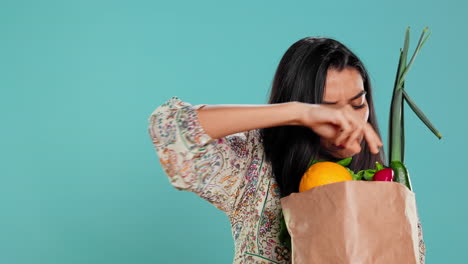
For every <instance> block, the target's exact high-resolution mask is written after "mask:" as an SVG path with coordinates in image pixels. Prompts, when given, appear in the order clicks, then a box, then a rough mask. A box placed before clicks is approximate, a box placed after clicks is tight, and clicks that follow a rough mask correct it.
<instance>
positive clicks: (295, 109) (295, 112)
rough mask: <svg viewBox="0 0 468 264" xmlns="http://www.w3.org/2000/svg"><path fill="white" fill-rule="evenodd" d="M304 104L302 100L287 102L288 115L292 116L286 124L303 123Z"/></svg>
mask: <svg viewBox="0 0 468 264" xmlns="http://www.w3.org/2000/svg"><path fill="white" fill-rule="evenodd" d="M305 106H306V104H305V103H302V102H297V101H293V102H289V103H287V107H288V112H289V115H290V116H291V117H292V118H291V120H290V121H289V124H288V125H293V126H301V125H303V124H304V118H305V115H306V113H305V112H306V111H305V110H306V107H305Z"/></svg>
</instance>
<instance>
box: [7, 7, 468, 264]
mask: <svg viewBox="0 0 468 264" xmlns="http://www.w3.org/2000/svg"><path fill="white" fill-rule="evenodd" d="M467 13H468V2H467V1H455V0H448V1H385V2H383V1H371V0H369V1H290V2H285V1H235V2H233V1H230V2H227V1H225V2H222V1H177V2H176V1H173V2H170V3H169V1H167V2H166V1H164V2H163V1H141V0H134V1H101V0H93V1H89V0H82V1H51V0H44V1H10V0H2V1H1V3H0V40H1V41H0V89H1V96H0V110H1V112H0V113H1V114H0V121H1V125H0V127H1V130H0V131H1V132H0V133H1V137H0V142H1V143H0V144H1V145H0V149H1V151H0V153H1V156H0V160H1V162H0V164H1V166H0V182H1V183H0V263H8V264H32V263H34V264H35V263H47V264H75V263H76V264H83V263H88V264H98V263H99V264H105V263H112V264H122V263H138V264H144V263H231V262H232V258H233V252H234V246H233V240H232V237H231V231H230V226H229V221H228V219H227V217H226V216H225V215H224V214H223V213H222V212H221V211H218V210H217V209H216V208H215V207H214V206H212V205H211V204H209V203H207V202H206V201H204V200H202V199H201V198H199V197H197V196H196V195H194V194H193V193H188V192H180V191H177V190H176V189H174V188H173V187H172V186H171V185H170V184H169V181H168V179H167V178H166V176H165V174H164V172H163V171H162V169H161V166H160V164H159V161H158V158H157V156H156V153H155V150H154V149H153V146H152V144H151V140H150V138H149V135H148V131H147V118H148V116H149V114H150V113H151V112H152V111H153V110H154V109H155V108H156V107H157V106H159V105H160V104H161V103H163V102H164V101H165V100H167V99H168V98H170V97H171V96H179V97H180V98H181V99H182V100H185V101H187V102H190V103H192V104H200V103H207V104H228V103H229V104H230V103H233V104H263V103H266V100H267V93H268V89H269V87H270V85H271V81H272V78H273V74H274V71H275V69H276V66H277V65H278V63H279V60H280V58H281V57H282V55H283V54H284V52H285V51H286V49H287V48H288V47H289V46H290V45H292V44H293V43H294V42H295V41H297V40H299V39H301V38H303V37H306V36H317V35H321V36H326V37H332V38H336V39H338V40H340V41H341V42H343V43H344V44H345V45H347V46H349V47H350V48H351V49H352V50H353V51H355V52H356V53H357V54H358V56H360V58H361V59H362V60H363V61H364V63H365V65H366V66H367V68H368V70H369V72H370V75H371V80H372V81H373V84H374V90H375V98H376V108H377V113H378V120H379V123H380V126H381V133H382V138H383V139H384V141H385V143H386V142H387V134H388V133H387V129H388V124H387V121H388V110H389V105H390V97H391V92H392V89H393V81H394V77H395V71H396V65H397V60H398V56H399V49H400V48H401V47H402V45H403V37H404V32H405V29H406V27H407V26H411V34H412V35H411V36H412V42H411V46H410V47H411V49H410V52H411V53H412V51H413V48H414V47H415V44H416V42H417V38H419V35H420V33H421V31H422V29H423V28H424V27H425V26H429V28H430V30H431V31H432V36H431V38H430V39H429V40H428V42H427V43H426V45H425V46H424V47H423V49H422V51H421V53H420V54H419V55H418V57H417V58H416V61H415V64H414V65H413V68H412V69H411V72H410V73H409V75H408V78H407V82H406V89H407V91H408V93H409V94H410V95H411V97H412V98H413V99H414V100H415V101H416V103H417V104H418V105H419V107H420V108H421V109H422V110H423V111H424V112H425V113H426V114H427V116H428V117H429V118H430V120H431V121H432V122H433V123H434V125H435V126H436V127H437V128H438V129H439V130H440V132H441V133H442V135H443V138H442V140H438V139H437V138H436V137H435V136H434V135H433V134H432V133H431V132H430V131H429V129H427V128H426V127H425V125H424V124H423V123H422V122H420V121H419V119H418V118H417V117H416V116H415V115H414V114H413V113H412V112H411V110H410V109H409V108H408V107H407V108H406V113H407V114H406V118H407V119H406V120H407V122H406V132H407V134H406V136H407V137H406V138H407V141H406V146H407V148H406V163H407V165H408V167H409V169H410V173H411V176H412V181H413V185H414V190H415V193H416V197H417V202H418V210H419V213H420V217H421V221H422V225H423V231H424V238H425V242H426V246H427V263H429V264H436V263H465V262H466V259H468V248H467V245H468V244H467V236H468V228H467V222H468V210H467V209H468V208H467V207H468V206H467V202H468V199H467V198H468V191H467V185H468V176H467V174H466V166H467V158H468V155H467V154H466V153H467V148H468V141H467V138H466V134H467V131H468V122H467V115H468V103H467V98H468V85H467V69H468V67H467V61H468V49H467V47H468V31H467V26H468V19H467V18H466V14H467ZM363 250H365V249H363Z"/></svg>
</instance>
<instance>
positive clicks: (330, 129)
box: [300, 103, 383, 154]
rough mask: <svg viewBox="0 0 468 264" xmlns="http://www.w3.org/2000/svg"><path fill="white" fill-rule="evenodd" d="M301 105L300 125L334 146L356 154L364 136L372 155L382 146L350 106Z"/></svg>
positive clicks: (375, 135)
mask: <svg viewBox="0 0 468 264" xmlns="http://www.w3.org/2000/svg"><path fill="white" fill-rule="evenodd" d="M301 105H302V107H303V109H302V111H301V114H302V116H301V118H300V123H301V125H302V126H305V127H309V128H310V129H312V130H313V131H314V132H315V133H317V134H318V135H319V136H320V137H323V138H325V139H328V140H331V141H332V142H333V143H334V144H335V145H337V146H339V145H343V146H344V147H345V148H346V149H349V150H351V151H353V152H354V153H358V152H360V151H361V147H360V144H358V140H359V139H362V137H363V136H364V138H365V140H366V141H367V143H368V146H369V150H370V151H371V152H372V153H374V154H377V153H378V152H379V147H381V146H383V143H382V141H381V139H380V138H379V136H378V134H377V133H376V131H375V130H374V128H373V127H372V125H371V124H370V123H369V122H367V121H365V120H362V118H359V117H358V116H357V114H356V112H355V111H356V110H355V109H354V108H353V107H352V106H350V105H344V106H336V105H326V104H307V103H302V104H301Z"/></svg>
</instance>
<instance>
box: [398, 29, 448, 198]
mask: <svg viewBox="0 0 468 264" xmlns="http://www.w3.org/2000/svg"><path fill="white" fill-rule="evenodd" d="M428 29H429V28H428V27H426V28H424V29H423V32H422V34H421V37H420V38H419V41H418V44H417V45H416V48H415V51H414V53H413V55H412V56H411V59H410V61H409V63H407V57H408V48H409V41H410V34H409V31H410V27H408V28H407V29H406V33H405V41H404V44H403V49H400V59H399V61H398V68H397V72H396V78H395V83H394V88H393V95H392V101H391V105H390V118H389V147H390V151H389V162H390V167H392V168H393V169H394V170H395V172H396V174H395V179H394V181H398V182H400V183H402V184H404V185H406V186H407V187H408V188H409V189H410V190H411V181H410V178H409V174H408V172H407V169H406V167H405V166H404V164H403V163H404V153H405V132H404V102H406V103H408V105H409V106H410V108H411V110H413V112H414V113H415V114H416V115H417V116H418V117H419V119H421V121H423V123H424V124H425V125H426V126H427V127H428V128H429V129H430V130H431V131H432V132H433V133H434V134H435V135H436V136H437V137H438V138H439V139H441V138H442V135H441V134H440V133H439V131H438V130H437V129H435V127H434V125H433V124H432V123H431V122H430V121H429V119H428V118H427V117H426V115H425V114H424V113H423V112H422V110H421V109H420V108H419V107H418V106H417V105H416V104H415V102H414V101H413V100H412V99H411V98H410V97H409V95H408V93H407V92H406V90H405V78H406V75H407V74H408V71H409V69H410V68H411V66H412V65H413V63H414V59H415V58H416V55H417V54H418V53H419V51H420V50H421V48H422V47H423V45H424V44H425V43H426V41H427V39H428V38H429V36H430V35H431V33H429V34H427V35H426V32H427V31H428ZM397 171H400V172H401V173H400V174H399V173H397Z"/></svg>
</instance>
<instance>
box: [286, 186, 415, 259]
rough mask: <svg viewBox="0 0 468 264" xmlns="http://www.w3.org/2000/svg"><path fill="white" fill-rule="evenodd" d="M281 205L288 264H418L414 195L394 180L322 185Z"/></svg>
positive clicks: (289, 197) (288, 198)
mask: <svg viewBox="0 0 468 264" xmlns="http://www.w3.org/2000/svg"><path fill="white" fill-rule="evenodd" d="M281 206H282V208H283V214H284V218H285V221H286V226H287V228H288V231H289V233H290V235H291V244H292V263H293V264H302V263H307V264H322V263H327V264H334V263H336V264H344V263H352V264H395V263H405V264H416V263H419V258H420V256H419V254H420V252H419V238H418V226H417V225H418V221H419V218H418V213H417V207H416V198H415V193H414V192H412V191H410V190H409V189H408V188H407V187H406V186H404V185H402V184H400V183H398V182H384V181H344V182H338V183H332V184H327V185H322V186H318V187H315V188H312V189H310V190H308V191H306V192H302V193H292V194H291V195H289V196H287V197H284V198H282V199H281Z"/></svg>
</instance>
